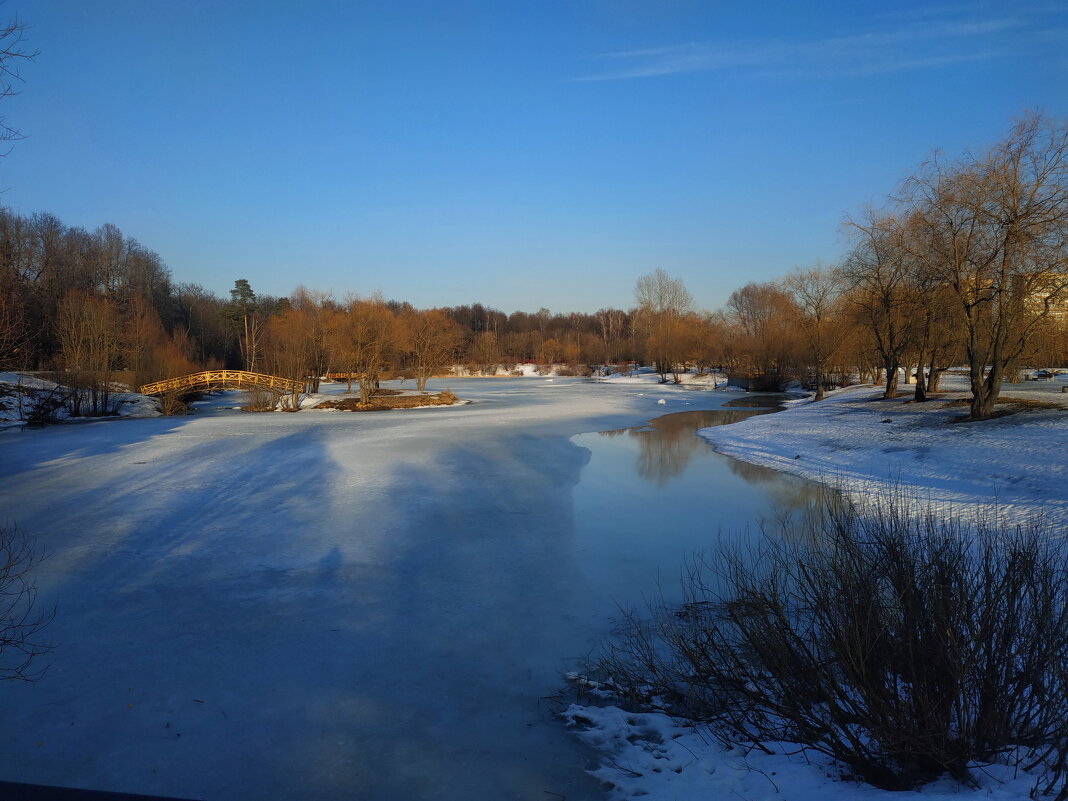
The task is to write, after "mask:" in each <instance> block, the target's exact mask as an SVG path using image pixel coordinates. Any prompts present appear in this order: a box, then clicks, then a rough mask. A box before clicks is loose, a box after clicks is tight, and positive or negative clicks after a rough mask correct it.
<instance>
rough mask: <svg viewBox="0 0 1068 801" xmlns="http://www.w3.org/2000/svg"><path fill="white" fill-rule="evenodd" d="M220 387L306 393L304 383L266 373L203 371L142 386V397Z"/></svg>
mask: <svg viewBox="0 0 1068 801" xmlns="http://www.w3.org/2000/svg"><path fill="white" fill-rule="evenodd" d="M220 385H228V386H234V385H236V386H237V388H239V389H240V388H243V387H261V388H264V389H269V390H271V391H274V392H280V393H283V394H285V393H300V392H304V391H305V388H306V387H305V384H304V382H303V381H295V380H293V379H292V378H280V377H279V376H276V375H268V374H266V373H250V372H249V371H247V370H202V371H201V372H199V373H190V374H189V375H182V376H178V377H177V378H166V379H164V380H162V381H153V382H151V383H149V384H142V385H141V388H140V392H141V394H142V395H161V394H163V393H164V392H172V391H174V390H178V389H193V388H196V387H204V388H206V389H213V388H217V389H221V388H222V386H220Z"/></svg>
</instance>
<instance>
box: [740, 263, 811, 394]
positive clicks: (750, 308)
mask: <svg viewBox="0 0 1068 801" xmlns="http://www.w3.org/2000/svg"><path fill="white" fill-rule="evenodd" d="M727 310H728V315H729V317H730V320H731V322H732V323H733V325H734V328H735V343H734V348H735V351H736V353H735V356H736V358H737V359H738V360H739V362H743V363H745V365H746V367H747V368H748V370H749V372H751V373H753V375H752V376H751V379H752V381H751V384H750V386H751V388H756V389H774V390H779V389H782V387H783V385H784V384H785V383H786V382H787V380H788V379H789V378H790V376H791V375H792V367H793V362H794V356H795V351H796V332H795V331H794V329H793V327H792V325H791V323H792V321H793V320H794V319H795V318H796V317H797V310H796V307H795V306H794V302H793V298H791V297H790V295H789V294H788V293H787V292H786V291H784V290H783V289H782V287H780V286H779V285H778V284H776V283H773V282H769V283H764V284H758V283H749V284H746V285H745V286H743V287H742V288H741V289H736V290H735V291H734V292H732V293H731V296H730V298H729V299H728V300H727Z"/></svg>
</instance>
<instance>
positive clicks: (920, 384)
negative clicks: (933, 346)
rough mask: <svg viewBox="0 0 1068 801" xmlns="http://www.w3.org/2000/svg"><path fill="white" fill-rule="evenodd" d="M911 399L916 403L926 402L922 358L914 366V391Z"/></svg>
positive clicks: (925, 381)
mask: <svg viewBox="0 0 1068 801" xmlns="http://www.w3.org/2000/svg"><path fill="white" fill-rule="evenodd" d="M912 399H913V400H914V401H916V402H918V403H923V402H924V401H925V400H927V378H926V376H925V375H924V370H923V357H922V356H921V357H920V358H919V363H918V364H917V365H916V391H915V392H914V393H913V394H912Z"/></svg>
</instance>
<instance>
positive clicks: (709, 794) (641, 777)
mask: <svg viewBox="0 0 1068 801" xmlns="http://www.w3.org/2000/svg"><path fill="white" fill-rule="evenodd" d="M564 719H565V720H566V721H567V722H568V724H570V725H572V726H574V727H576V729H577V733H578V735H579V737H580V738H581V739H582V740H584V741H585V742H586V743H588V744H589V745H591V746H592V747H593V748H594V749H596V750H597V751H599V752H600V753H601V754H602V755H603V760H602V762H601V765H600V766H599V767H598V768H597V769H596V770H594V771H592V773H593V775H594V776H595V777H596V778H598V779H600V780H601V781H602V782H604V783H605V786H606V787H608V788H609V790H608V796H609V798H610V799H611V801H628V800H629V799H639V798H640V799H642V801H680V800H681V799H687V800H689V799H728V798H737V799H745V801H772V800H773V799H774V801H854V800H855V799H869V800H870V801H909V800H910V799H917V800H919V799H923V801H943V800H944V801H949V800H950V799H952V800H953V801H961V800H962V799H968V798H983V799H999V800H1000V801H1024V799H1027V798H1028V794H1029V792H1030V790H1031V788H1032V787H1033V786H1034V781H1035V777H1033V776H1029V775H1027V774H1026V773H1024V772H1023V771H1017V770H1015V769H1013V768H1011V767H1008V766H1005V765H985V766H976V770H975V771H974V775H975V778H976V780H977V781H978V783H979V787H978V788H977V789H975V790H969V789H966V788H962V787H960V786H959V785H957V784H956V783H955V782H953V781H951V780H949V779H945V780H942V781H938V782H934V783H932V784H928V785H926V786H924V787H922V788H920V789H919V790H916V791H911V792H888V791H885V790H880V789H878V788H875V787H872V786H870V785H865V784H858V783H856V782H853V781H849V780H847V779H843V778H842V769H841V767H839V766H836V765H834V764H833V763H831V762H830V761H829V760H827V759H826V758H823V757H821V756H820V755H818V754H803V753H799V749H798V747H797V746H795V745H792V744H783V743H780V744H776V743H771V744H769V745H770V747H771V750H773V751H775V753H773V754H764V753H761V752H758V751H751V752H749V753H745V752H743V751H741V750H740V749H735V750H732V751H725V750H724V749H723V747H722V746H720V745H719V744H718V743H716V742H714V741H713V740H711V739H710V738H709V737H708V735H707V734H705V733H702V732H701V731H699V730H695V729H693V728H692V727H690V726H685V725H680V724H679V723H676V722H674V721H673V720H672V719H671V718H670V717H668V716H667V715H665V714H662V713H656V712H651V713H638V712H626V711H624V710H622V709H619V708H618V707H614V706H604V707H597V706H579V705H572V706H570V707H569V708H568V709H567V710H566V711H565V712H564Z"/></svg>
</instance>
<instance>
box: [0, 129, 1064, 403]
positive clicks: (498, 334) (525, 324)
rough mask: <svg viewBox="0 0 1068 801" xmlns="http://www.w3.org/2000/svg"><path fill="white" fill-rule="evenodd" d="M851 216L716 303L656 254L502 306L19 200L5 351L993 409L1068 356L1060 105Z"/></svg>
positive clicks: (93, 362)
mask: <svg viewBox="0 0 1068 801" xmlns="http://www.w3.org/2000/svg"><path fill="white" fill-rule="evenodd" d="M846 229H847V232H848V235H849V237H850V248H849V250H848V252H847V254H846V256H845V257H844V258H843V259H842V260H841V262H839V263H838V264H834V265H821V266H816V267H813V268H810V269H798V270H795V271H794V272H793V273H792V274H791V275H789V276H788V277H786V278H785V279H783V280H782V281H776V282H767V283H751V284H748V285H746V286H744V287H742V288H740V289H738V290H737V291H735V292H734V293H732V295H731V296H730V298H729V300H728V302H727V304H726V306H725V307H724V308H723V309H721V310H719V311H717V312H714V313H709V312H705V311H700V310H698V309H696V308H695V307H694V303H693V300H692V297H691V296H690V294H689V292H688V291H687V290H686V287H685V286H684V285H683V284H682V282H681V281H678V280H676V279H673V278H671V277H670V276H669V275H668V274H667V273H665V272H664V271H662V270H657V271H656V272H654V273H652V274H650V275H647V276H643V277H642V278H640V279H639V280H638V282H637V284H636V286H635V290H634V305H633V307H632V308H630V309H614V308H606V309H600V310H599V311H597V312H595V313H592V314H584V313H570V314H553V313H551V312H550V311H549V310H548V309H544V308H543V309H539V310H538V311H537V312H533V313H529V312H523V311H517V312H513V313H512V314H505V313H504V312H502V311H500V310H497V309H493V308H488V307H486V306H483V305H482V304H478V303H476V304H473V305H469V306H455V307H449V308H438V309H428V310H420V309H415V308H413V307H412V306H411V305H410V304H408V303H406V302H402V301H392V300H391V301H387V300H384V299H382V298H381V297H378V296H370V297H366V296H365V297H359V296H355V295H350V296H346V297H344V298H340V299H339V298H335V297H333V296H331V295H329V294H327V293H323V292H317V291H314V290H309V289H305V288H298V289H297V290H296V291H294V292H293V294H292V295H290V296H289V297H284V298H274V297H265V296H258V295H257V294H256V293H255V291H254V289H253V287H252V286H251V285H250V283H249V282H248V281H247V280H245V279H239V280H237V281H236V282H235V284H234V288H233V289H232V290H231V291H230V297H229V298H228V299H223V298H219V297H217V296H215V295H213V294H212V293H211V292H208V291H207V290H205V289H204V288H203V287H200V286H198V285H195V284H181V283H179V284H176V283H174V282H173V281H172V278H171V275H170V272H169V270H168V269H167V267H166V266H165V265H164V263H163V261H162V260H161V259H160V257H159V255H158V254H156V253H154V252H153V251H151V250H149V249H147V248H145V247H144V246H142V245H141V244H140V243H138V242H137V241H136V240H134V239H132V238H130V237H125V236H123V234H122V233H121V232H120V231H119V230H118V229H117V228H116V227H115V226H113V225H104V226H102V227H100V228H98V229H97V230H95V231H93V232H88V231H85V230H84V229H81V228H72V227H67V226H65V225H64V224H63V223H61V222H60V221H59V220H57V219H56V218H55V217H53V216H52V215H48V214H36V215H33V216H30V217H22V216H19V215H16V214H13V213H11V212H8V211H0V369H22V370H52V369H54V370H65V371H69V373H70V374H71V376H72V377H73V380H81V381H84V382H86V383H87V385H89V386H91V387H97V388H100V387H102V391H103V392H104V393H105V394H106V392H107V388H108V387H110V386H111V383H112V382H111V377H112V376H113V374H114V373H115V372H117V371H119V370H124V371H129V373H130V375H129V376H127V380H128V383H131V384H134V383H137V382H144V381H149V380H153V379H156V378H161V377H169V376H174V375H178V374H181V373H183V372H190V371H193V370H195V369H202V368H211V367H235V368H244V369H248V370H253V371H263V372H269V373H273V374H276V375H281V376H284V377H290V378H304V377H306V376H323V375H327V374H342V375H344V376H346V377H347V378H348V380H349V381H350V382H352V383H355V384H357V385H358V386H359V387H360V391H361V395H363V398H364V400H366V399H367V395H368V394H369V393H370V392H371V391H372V389H373V388H374V387H375V386H376V385H377V383H378V381H379V379H380V377H381V376H382V375H383V373H384V372H386V371H394V372H397V371H399V372H400V374H403V375H409V376H411V377H412V378H414V379H415V380H416V381H417V383H418V385H419V387H420V388H422V387H423V386H424V385H425V382H426V380H427V378H428V377H429V376H431V375H433V374H434V373H436V372H438V371H440V370H442V369H443V368H446V367H449V366H452V365H454V364H463V365H466V366H467V367H468V368H469V369H470V370H472V371H496V369H497V368H498V365H502V364H503V365H513V364H515V363H522V362H527V363H538V364H556V365H560V366H561V367H562V368H563V369H570V370H572V371H574V372H576V373H580V372H584V371H588V370H589V369H590V367H591V366H593V365H598V366H613V365H615V366H616V367H615V369H618V370H628V369H630V368H631V366H632V365H633V363H634V362H641V363H645V364H652V365H654V366H655V368H656V370H657V371H658V372H659V373H660V375H661V377H662V379H663V380H665V381H668V380H675V381H679V380H680V375H681V373H682V371H684V370H688V369H692V368H696V369H697V370H698V371H703V370H704V369H706V368H709V367H711V366H718V367H721V368H723V369H726V370H727V371H728V372H729V373H733V374H735V375H737V376H741V377H745V378H746V379H747V380H748V381H749V382H750V385H751V386H752V387H753V388H757V389H779V388H782V387H783V386H785V385H786V384H787V383H789V382H791V381H795V380H800V381H802V382H803V383H805V384H806V385H808V386H810V387H812V388H814V389H815V390H816V392H817V397H822V394H823V392H824V390H825V388H826V387H829V386H839V385H843V384H845V383H848V382H849V381H851V380H853V377H854V376H859V377H860V379H862V380H863V379H868V380H872V381H876V382H879V381H883V382H885V391H886V394H887V396H892V395H894V394H895V393H896V392H897V391H898V386H897V382H898V380H899V376H900V375H901V374H904V376H905V381H906V382H910V381H911V378H912V376H913V375H915V377H916V383H915V390H914V392H915V397H916V399H917V400H923V399H925V398H926V397H927V395H928V393H930V392H933V391H936V390H937V388H938V384H939V379H940V377H941V375H942V374H943V373H944V372H945V370H946V369H947V368H948V367H949V366H950V365H955V364H961V363H964V364H967V365H968V366H969V374H970V381H971V386H972V395H973V399H972V414H973V416H975V417H985V416H988V415H989V414H991V412H992V410H993V403H994V402H995V401H996V399H997V393H998V391H999V389H1000V386H1001V382H1002V381H1003V379H1005V378H1006V377H1012V376H1013V374H1014V372H1015V371H1016V370H1018V369H1019V368H1021V367H1022V366H1024V365H1026V364H1034V363H1037V362H1041V363H1043V364H1046V365H1060V364H1064V363H1065V362H1066V360H1068V313H1066V312H1068V288H1066V280H1068V279H1066V273H1068V128H1066V127H1065V125H1064V124H1063V123H1057V122H1054V121H1051V120H1048V119H1043V118H1042V117H1040V116H1037V115H1032V116H1029V117H1027V118H1025V119H1023V120H1022V121H1020V122H1019V123H1017V124H1016V125H1015V126H1014V127H1013V128H1012V129H1011V130H1010V132H1009V134H1008V135H1007V136H1006V138H1005V139H1004V140H1003V141H1001V142H999V143H997V144H995V145H994V146H993V147H991V148H989V149H988V150H986V151H984V152H982V153H980V154H978V155H970V156H967V157H965V158H962V159H961V160H959V161H957V162H952V163H947V162H945V161H943V160H941V159H933V160H931V161H929V162H928V163H925V164H924V165H922V166H921V168H920V169H919V170H917V172H916V173H915V175H913V176H911V177H910V178H909V179H908V180H906V181H905V182H903V183H902V185H901V186H900V187H899V191H898V192H897V195H896V196H895V197H894V199H893V201H892V202H891V203H890V205H889V206H887V207H886V208H884V209H880V210H868V211H866V212H865V213H864V214H863V215H861V216H860V217H859V218H858V219H854V220H850V221H848V223H847V225H846ZM79 376H80V377H81V378H79ZM350 388H351V387H350Z"/></svg>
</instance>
